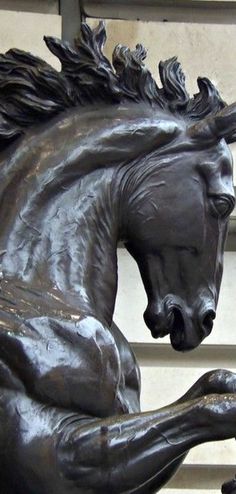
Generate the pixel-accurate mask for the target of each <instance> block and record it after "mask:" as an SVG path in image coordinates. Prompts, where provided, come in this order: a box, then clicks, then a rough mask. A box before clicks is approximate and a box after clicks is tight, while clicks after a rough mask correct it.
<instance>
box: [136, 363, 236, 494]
mask: <svg viewBox="0 0 236 494" xmlns="http://www.w3.org/2000/svg"><path fill="white" fill-rule="evenodd" d="M235 378H236V375H235V373H233V372H231V371H228V370H225V369H216V370H213V371H209V372H207V373H205V374H204V375H203V376H201V377H200V378H199V379H198V380H197V381H196V383H194V384H193V386H191V388H190V389H189V390H188V391H187V392H186V393H185V394H184V395H183V396H182V397H181V398H179V399H178V400H177V401H176V402H175V403H174V404H178V403H184V402H186V401H189V400H192V399H195V398H200V397H201V396H205V395H207V394H212V393H218V394H224V393H234V392H236V380H235ZM174 404H173V405H174ZM187 454H188V451H186V452H185V453H184V454H183V455H180V456H179V457H178V458H177V459H176V460H174V461H173V462H172V463H170V464H169V465H168V466H167V467H165V468H163V470H162V471H161V472H160V473H158V474H157V475H155V477H153V478H152V479H151V480H150V481H148V482H146V483H145V484H144V485H143V486H141V487H140V488H138V489H137V490H135V491H134V493H135V494H149V493H150V494H151V493H154V492H156V491H157V490H158V489H160V488H161V487H162V486H163V485H165V484H166V483H167V482H168V481H169V480H170V479H171V477H173V475H174V474H175V472H176V471H177V470H178V468H179V467H180V465H181V464H182V462H183V461H184V459H185V457H186V455H187Z"/></svg>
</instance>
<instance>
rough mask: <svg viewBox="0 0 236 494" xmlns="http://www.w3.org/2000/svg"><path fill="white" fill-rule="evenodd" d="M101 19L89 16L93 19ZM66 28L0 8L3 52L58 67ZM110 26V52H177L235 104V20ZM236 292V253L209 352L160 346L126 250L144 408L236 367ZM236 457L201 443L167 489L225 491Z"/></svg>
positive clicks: (225, 447) (124, 271)
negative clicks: (119, 48)
mask: <svg viewBox="0 0 236 494" xmlns="http://www.w3.org/2000/svg"><path fill="white" fill-rule="evenodd" d="M22 1H23V0H22ZM0 8H1V3H0ZM4 8H5V7H4ZM96 22H97V21H96V20H94V21H90V24H94V23H96ZM60 30H61V19H60V17H59V16H58V15H49V14H47V15H46V14H35V13H34V14H33V13H19V12H7V11H1V10H0V46H1V52H4V51H6V50H7V49H9V48H10V47H12V46H17V47H18V48H22V49H25V50H29V51H32V52H33V53H34V54H36V55H39V56H41V57H43V58H45V59H47V61H48V62H49V63H52V64H53V65H55V66H56V67H58V68H59V64H58V63H57V61H56V59H55V58H54V57H53V56H52V55H50V53H49V51H48V50H47V49H46V47H45V46H44V44H43V41H42V38H43V35H44V34H50V35H55V36H59V35H60ZM107 31H108V43H107V48H106V49H107V52H108V53H109V54H110V53H111V50H112V47H113V46H114V45H115V44H116V43H118V42H122V43H127V44H128V45H130V46H131V47H134V46H135V44H136V43H137V42H143V43H144V45H145V46H146V47H147V48H148V49H149V55H148V60H147V63H148V65H149V66H150V68H151V70H152V71H153V72H154V73H155V74H156V73H157V70H156V68H157V62H158V61H159V60H160V59H165V58H168V57H170V56H172V55H174V54H178V56H179V59H180V61H181V63H182V64H183V68H184V70H185V72H186V75H187V81H188V87H189V90H190V92H194V91H196V78H197V76H198V75H199V74H201V75H207V76H208V77H209V78H210V79H212V80H213V81H214V82H215V83H216V84H217V86H218V87H219V89H220V91H221V92H222V96H223V97H224V98H225V99H226V100H227V101H228V102H231V101H234V100H236V85H235V82H234V81H235V76H236V59H235V53H234V52H235V50H234V46H235V42H236V20H235V23H232V25H229V24H227V25H224V24H216V25H214V24H197V23H194V24H191V23H137V22H123V21H120V22H117V21H107ZM235 297H236V252H231V253H229V252H227V253H226V258H225V273H224V278H223V284H222V291H221V298H220V302H219V310H218V315H217V320H216V324H215V329H214V331H213V333H212V335H211V336H210V337H209V338H208V340H207V341H206V342H205V343H204V347H202V349H199V350H197V351H196V352H194V353H193V354H188V355H179V354H177V353H175V352H174V351H173V350H171V348H170V346H169V342H168V339H165V340H163V341H162V342H161V344H160V343H158V342H156V340H155V341H153V340H152V339H151V337H150V335H149V332H148V329H147V328H146V327H145V326H144V323H143V319H142V312H143V310H144V308H145V304H146V296H145V293H144V290H143V287H142V284H141V281H140V276H139V273H138V270H137V267H136V265H135V264H134V262H133V261H132V259H131V258H130V257H129V256H128V254H127V253H126V251H125V250H124V249H120V250H119V292H118V298H117V304H116V312H115V320H116V322H117V323H118V325H119V326H120V328H121V329H122V330H123V331H124V333H125V335H126V336H127V338H128V339H129V340H130V341H132V342H133V343H134V347H135V349H136V351H137V354H138V355H139V358H140V363H141V368H142V369H141V370H142V380H143V386H142V407H143V409H144V410H148V409H152V408H157V407H160V406H162V405H164V404H167V403H168V402H171V401H173V400H174V399H176V398H177V397H179V396H180V395H181V394H183V393H184V392H185V391H186V389H187V388H188V387H189V386H190V385H191V384H192V383H193V382H194V381H195V380H196V379H197V378H198V377H199V376H200V375H201V374H202V373H203V372H205V370H209V369H211V368H215V367H222V366H223V367H228V368H231V369H236V358H234V351H235V355H236V311H235V309H234V305H235V299H236V298H235ZM235 456H236V446H235V442H234V441H227V442H224V443H218V444H215V443H213V444H206V445H203V446H201V447H198V448H195V449H194V450H193V451H192V452H191V453H190V455H189V456H188V457H187V459H186V461H185V465H184V466H183V468H182V470H181V472H180V473H179V474H178V475H177V477H176V478H175V479H174V480H173V481H172V483H171V487H172V488H171V489H170V490H169V491H168V490H167V491H166V494H174V493H175V494H179V493H180V491H178V490H175V489H180V488H186V489H188V490H190V489H192V488H193V487H194V488H195V490H194V489H192V490H191V494H196V493H197V494H201V493H202V490H203V489H204V494H205V493H206V492H208V493H209V494H213V493H215V492H216V490H217V492H219V488H220V484H221V482H222V481H223V480H226V479H227V478H230V476H231V475H233V472H234V463H235ZM201 489H202V490H201ZM213 489H216V490H215V491H214V490H213ZM181 492H182V490H181Z"/></svg>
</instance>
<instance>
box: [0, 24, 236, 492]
mask: <svg viewBox="0 0 236 494" xmlns="http://www.w3.org/2000/svg"><path fill="white" fill-rule="evenodd" d="M105 40H106V33H105V29H104V26H103V24H102V23H101V24H99V26H98V27H97V28H96V29H95V30H93V31H91V29H90V28H89V26H87V25H84V24H82V26H81V37H80V39H77V40H76V41H75V45H74V46H71V45H70V44H69V43H68V42H63V41H61V40H60V39H55V38H50V37H46V38H45V41H46V43H47V46H48V47H49V49H50V50H51V52H52V53H54V54H55V55H56V56H57V57H58V58H59V60H60V62H61V64H62V70H61V72H60V73H59V72H57V71H56V70H55V69H53V68H52V67H50V66H49V65H48V64H46V63H45V62H44V61H43V60H41V59H39V58H37V57H34V56H33V55H31V54H29V53H25V52H22V51H19V50H16V49H13V50H10V51H8V52H7V53H6V54H5V55H2V56H1V57H0V145H1V154H0V159H1V168H0V170H1V180H0V205H1V208H0V222H1V231H0V264H1V266H0V288H1V290H0V417H1V420H0V451H1V455H0V461H1V469H0V491H1V492H4V494H22V493H24V494H32V493H33V494H101V493H103V494H104V493H105V494H108V493H109V494H110V493H113V494H128V493H130V494H131V493H132V494H148V493H149V494H150V493H155V492H156V490H158V489H159V488H160V487H162V486H163V485H165V483H166V482H167V481H168V480H169V479H170V478H171V477H172V476H173V474H174V473H175V472H176V470H177V468H178V467H179V465H180V464H181V463H182V461H183V459H184V457H185V456H186V454H187V452H188V450H189V449H190V448H192V447H194V446H196V445H197V444H200V443H203V442H206V441H210V440H223V439H227V438H230V437H235V435H236V393H235V390H236V375H235V374H233V373H232V372H229V371H226V370H217V371H210V372H208V373H207V374H205V375H203V376H202V377H201V378H200V379H199V380H198V381H197V382H196V383H195V384H194V385H193V386H192V387H191V388H190V389H189V391H188V392H187V393H185V395H183V396H182V397H181V398H180V399H179V400H177V401H176V402H175V403H172V404H170V405H167V406H166V407H165V408H164V409H160V410H154V411H151V412H146V413H142V412H141V410H140V372H139V367H138V364H137V361H136V358H135V355H134V353H133V351H132V349H131V346H130V345H129V343H128V342H127V340H126V339H125V338H124V336H123V334H122V333H121V332H120V330H119V329H118V328H117V327H116V325H115V324H114V323H113V322H112V318H113V311H114V304H115V297H116V292H117V254H116V251H117V243H118V241H119V240H121V241H123V242H124V243H125V246H126V248H127V250H128V251H129V253H130V254H131V255H132V256H133V258H134V259H135V261H136V262H137V264H138V267H139V270H140V274H141V277H142V281H143V284H144V288H145V290H146V294H147V308H146V310H145V312H144V319H145V322H146V325H147V327H148V328H149V329H150V331H151V334H152V336H153V337H154V338H161V337H162V336H165V335H169V337H170V342H171V345H172V347H173V349H174V350H176V351H178V352H184V351H188V350H192V349H194V348H196V347H197V346H198V345H199V344H200V343H201V342H202V340H203V339H204V338H206V337H207V336H208V335H209V334H210V332H211V331H212V328H213V320H214V317H215V311H216V307H217V302H218V296H219V290H220V283H221V276H222V257H223V249H224V244H225V238H226V233H227V226H228V221H229V216H230V214H231V212H232V211H233V208H234V205H235V198H234V189H233V182H232V157H231V154H230V152H229V149H228V143H230V142H232V141H235V140H236V103H234V104H231V105H229V106H227V105H226V104H225V103H224V102H223V101H222V99H221V97H220V95H219V93H218V91H217V90H216V88H215V87H214V85H213V84H212V83H211V82H210V81H209V80H208V79H206V78H199V79H198V86H199V93H198V94H197V95H195V96H194V97H193V98H191V97H190V96H189V94H188V93H187V90H186V87H185V78H184V75H183V72H182V70H181V67H180V65H179V63H178V61H177V59H176V58H172V59H170V60H167V61H165V62H162V63H160V65H159V71H160V78H161V81H162V87H158V86H157V84H156V82H155V80H154V79H153V78H152V76H151V74H150V72H149V71H148V70H147V68H146V67H145V65H144V59H145V56H146V51H145V49H144V48H143V47H142V46H141V45H138V46H137V47H136V49H135V50H134V51H130V50H129V49H128V48H127V47H124V46H121V45H119V46H117V47H116V49H115V51H114V54H113V65H111V63H110V62H109V60H108V59H107V58H106V57H105V56H104V55H103V51H102V48H103V45H104V43H105ZM130 296H132V294H130ZM134 331H135V328H134ZM157 380H158V376H157ZM155 391H156V390H153V392H155ZM166 394H168V390H166ZM180 394H181V391H180Z"/></svg>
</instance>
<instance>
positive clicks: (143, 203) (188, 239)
mask: <svg viewBox="0 0 236 494" xmlns="http://www.w3.org/2000/svg"><path fill="white" fill-rule="evenodd" d="M160 125H162V131H163V134H165V135H166V134H167V133H168V132H169V131H170V128H171V132H169V135H170V143H169V146H167V145H165V146H164V147H163V148H162V147H161V148H159V149H158V151H157V152H153V153H151V154H150V155H149V157H146V158H145V160H143V161H142V162H139V163H137V164H136V165H135V166H133V168H132V169H131V171H130V173H129V174H128V175H127V174H126V179H125V184H124V185H123V189H124V197H123V201H122V204H123V209H124V212H125V214H124V227H123V230H124V235H123V236H124V240H125V243H126V247H127V249H128V251H129V252H130V253H131V255H132V256H133V257H134V259H135V260H136V261H137V263H138V266H139V270H140V273H141V277H142V280H143V283H144V287H145V290H146V294H147V299H148V305H147V308H146V310H145V312H144V320H145V322H146V324H147V326H148V327H149V329H150V330H151V333H152V336H153V337H154V338H158V337H163V336H165V335H167V334H170V340H171V343H172V346H173V347H174V349H176V350H180V351H185V350H191V349H193V348H195V347H196V346H198V345H199V344H200V342H201V341H202V340H203V339H204V338H205V337H206V336H208V335H209V334H210V332H211V330H212V327H213V319H214V318H215V311H216V306H217V301H218V296H219V289H220V283H221V276H222V263H223V250H224V243H225V238H226V233H227V224H228V219H229V215H230V213H231V212H232V210H233V208H234V204H235V199H234V189H233V182H232V157H231V153H230V150H229V147H228V146H227V144H226V141H225V139H227V140H229V139H230V136H231V135H232V131H233V130H234V129H235V127H236V105H231V106H229V107H226V108H225V109H223V110H221V111H220V112H218V113H217V115H215V116H211V117H207V118H205V119H203V120H202V121H201V122H198V123H197V124H194V125H188V124H187V125H186V127H185V128H183V125H182V122H181V123H180V124H179V128H178V129H176V131H175V133H174V134H173V128H172V127H168V126H167V125H166V122H165V121H164V122H163V123H162V124H160ZM167 128H168V130H167Z"/></svg>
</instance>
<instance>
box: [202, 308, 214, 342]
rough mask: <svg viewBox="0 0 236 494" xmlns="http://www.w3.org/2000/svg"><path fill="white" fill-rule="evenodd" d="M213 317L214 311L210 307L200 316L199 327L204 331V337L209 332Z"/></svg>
mask: <svg viewBox="0 0 236 494" xmlns="http://www.w3.org/2000/svg"><path fill="white" fill-rule="evenodd" d="M215 317H216V313H215V311H214V310H212V309H210V310H208V311H207V312H206V313H205V314H204V316H203V317H202V321H201V329H202V330H203V332H204V337H205V336H208V335H209V334H210V333H211V330H212V328H213V321H214V319H215Z"/></svg>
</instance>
